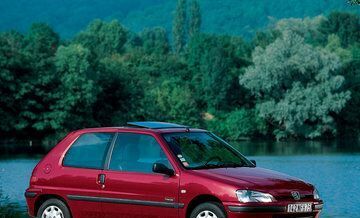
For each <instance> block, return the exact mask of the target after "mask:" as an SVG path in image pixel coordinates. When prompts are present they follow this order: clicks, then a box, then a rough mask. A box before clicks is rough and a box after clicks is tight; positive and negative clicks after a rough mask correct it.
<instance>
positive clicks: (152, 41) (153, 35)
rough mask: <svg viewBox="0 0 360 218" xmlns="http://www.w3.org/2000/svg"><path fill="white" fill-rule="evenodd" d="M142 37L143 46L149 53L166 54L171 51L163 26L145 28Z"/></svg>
mask: <svg viewBox="0 0 360 218" xmlns="http://www.w3.org/2000/svg"><path fill="white" fill-rule="evenodd" d="M140 38H141V40H142V47H143V48H144V49H145V52H146V53H148V54H150V53H154V54H160V55H165V54H167V53H168V52H169V47H170V45H169V40H168V37H167V34H166V31H165V29H163V28H160V27H156V28H153V29H145V30H144V31H143V32H141V34H140Z"/></svg>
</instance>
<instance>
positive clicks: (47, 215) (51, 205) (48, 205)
mask: <svg viewBox="0 0 360 218" xmlns="http://www.w3.org/2000/svg"><path fill="white" fill-rule="evenodd" d="M37 218H71V216H70V211H69V209H68V208H67V206H66V204H64V202H62V201H60V200H58V199H49V200H47V201H45V202H44V203H43V204H42V205H41V206H40V208H39V210H38V213H37Z"/></svg>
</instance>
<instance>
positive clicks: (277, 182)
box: [198, 167, 314, 196]
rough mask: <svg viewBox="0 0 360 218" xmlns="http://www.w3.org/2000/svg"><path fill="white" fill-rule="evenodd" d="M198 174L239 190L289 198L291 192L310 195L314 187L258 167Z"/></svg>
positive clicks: (206, 171)
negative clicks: (229, 184) (231, 185)
mask: <svg viewBox="0 0 360 218" xmlns="http://www.w3.org/2000/svg"><path fill="white" fill-rule="evenodd" d="M198 173H199V174H201V175H203V176H206V177H212V178H217V180H220V181H224V182H227V183H231V184H233V185H235V186H238V188H239V189H249V190H256V191H262V192H267V193H270V194H273V195H276V196H289V195H291V192H292V191H298V192H299V193H300V194H302V195H312V192H313V189H314V187H313V186H312V185H311V184H309V183H306V182H304V181H302V180H300V179H298V178H295V177H292V176H288V175H286V174H283V173H279V172H276V171H272V170H268V169H263V168H259V167H238V168H217V169H206V170H198Z"/></svg>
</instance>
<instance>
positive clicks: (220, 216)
mask: <svg viewBox="0 0 360 218" xmlns="http://www.w3.org/2000/svg"><path fill="white" fill-rule="evenodd" d="M190 218H226V215H225V212H224V210H223V206H222V205H221V204H220V203H217V202H207V203H202V204H199V205H198V206H197V207H195V209H194V210H193V211H192V212H191V215H190Z"/></svg>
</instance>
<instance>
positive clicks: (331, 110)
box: [240, 31, 350, 139]
mask: <svg viewBox="0 0 360 218" xmlns="http://www.w3.org/2000/svg"><path fill="white" fill-rule="evenodd" d="M253 62H254V65H253V66H250V67H248V68H247V69H246V71H245V74H244V75H242V76H240V83H241V84H242V85H243V86H245V87H246V88H248V89H250V90H251V92H252V93H253V94H254V95H255V96H256V98H257V100H258V103H257V108H258V110H259V115H260V117H263V118H264V119H266V120H267V122H268V123H269V124H270V125H271V126H272V128H274V134H275V135H276V137H277V138H278V139H281V138H284V137H289V136H294V137H306V138H315V137H319V136H322V135H323V134H325V133H329V134H331V135H334V134H335V133H336V128H335V123H334V119H333V116H332V114H337V113H339V112H340V111H341V109H342V108H344V106H345V104H346V102H347V101H348V100H349V98H350V92H348V91H341V90H340V88H341V86H342V85H343V83H344V77H343V76H340V75H337V74H336V73H337V70H338V69H339V67H340V62H339V58H338V57H337V56H336V55H334V54H332V53H329V52H328V51H326V50H323V49H314V48H313V47H312V46H310V45H307V44H306V43H304V38H302V37H301V36H299V35H297V34H296V33H293V32H289V31H285V32H284V33H283V34H282V37H281V38H279V39H277V40H276V41H275V42H273V43H272V44H270V45H269V46H267V47H266V48H265V49H263V48H261V47H257V48H256V49H255V51H254V53H253Z"/></svg>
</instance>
